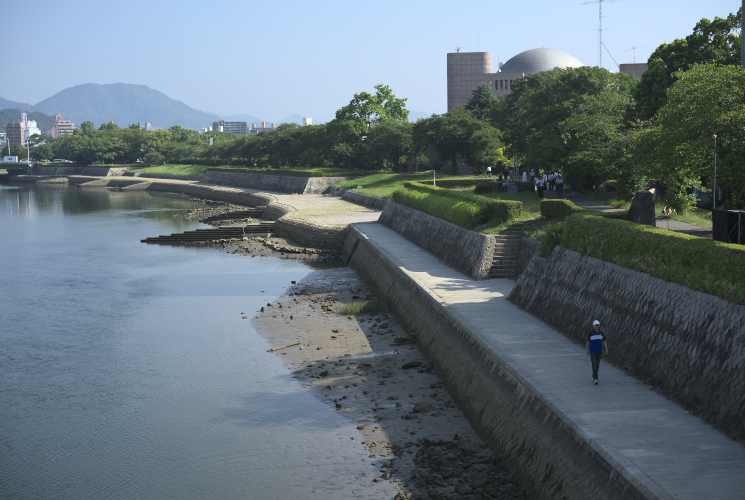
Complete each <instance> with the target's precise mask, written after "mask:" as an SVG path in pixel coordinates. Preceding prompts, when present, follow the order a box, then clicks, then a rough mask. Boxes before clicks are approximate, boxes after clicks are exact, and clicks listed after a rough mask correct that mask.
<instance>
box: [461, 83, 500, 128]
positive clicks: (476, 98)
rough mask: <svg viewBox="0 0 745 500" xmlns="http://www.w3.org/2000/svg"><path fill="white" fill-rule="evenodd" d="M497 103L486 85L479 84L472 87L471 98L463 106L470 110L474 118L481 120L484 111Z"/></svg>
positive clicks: (484, 114)
mask: <svg viewBox="0 0 745 500" xmlns="http://www.w3.org/2000/svg"><path fill="white" fill-rule="evenodd" d="M496 103H497V98H496V97H495V96H494V93H493V92H492V91H491V89H490V88H489V86H488V85H479V86H478V87H476V89H474V91H473V95H471V99H469V100H468V103H467V104H466V106H465V108H466V109H467V110H468V111H471V112H472V113H473V114H474V116H476V118H478V119H479V120H482V119H483V118H484V117H485V116H486V113H487V112H488V111H489V110H490V109H491V108H492V107H493V106H494V105H496Z"/></svg>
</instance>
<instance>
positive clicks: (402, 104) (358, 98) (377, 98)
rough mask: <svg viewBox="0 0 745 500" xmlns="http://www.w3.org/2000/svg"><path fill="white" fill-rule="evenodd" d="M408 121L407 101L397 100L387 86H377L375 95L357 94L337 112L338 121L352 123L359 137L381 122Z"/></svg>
mask: <svg viewBox="0 0 745 500" xmlns="http://www.w3.org/2000/svg"><path fill="white" fill-rule="evenodd" d="M408 119H409V110H407V109H406V99H399V98H397V97H396V96H395V95H394V94H393V91H392V90H391V89H390V87H388V86H387V85H376V86H375V94H374V95H373V94H370V93H368V92H361V93H359V94H355V95H354V98H353V99H352V100H351V101H349V104H347V105H346V106H344V107H343V108H341V109H339V110H338V111H337V112H336V118H335V120H337V121H345V122H346V121H348V122H352V123H353V124H354V130H355V132H356V133H357V134H358V135H359V136H363V135H365V134H367V133H368V132H369V131H370V129H371V128H372V127H374V126H375V125H377V124H379V123H381V122H384V121H387V120H393V121H397V122H406V121H408Z"/></svg>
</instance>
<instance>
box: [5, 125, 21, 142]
mask: <svg viewBox="0 0 745 500" xmlns="http://www.w3.org/2000/svg"><path fill="white" fill-rule="evenodd" d="M5 140H6V141H7V142H6V144H10V145H11V146H23V145H24V144H26V122H21V121H12V122H10V123H8V124H7V125H5Z"/></svg>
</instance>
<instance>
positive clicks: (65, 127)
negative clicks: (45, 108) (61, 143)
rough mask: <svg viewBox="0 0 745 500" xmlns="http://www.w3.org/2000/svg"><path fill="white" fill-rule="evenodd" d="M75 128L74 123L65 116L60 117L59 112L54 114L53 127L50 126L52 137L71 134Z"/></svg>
mask: <svg viewBox="0 0 745 500" xmlns="http://www.w3.org/2000/svg"><path fill="white" fill-rule="evenodd" d="M74 130H75V124H74V123H73V122H71V121H70V120H68V119H66V118H62V115H61V114H60V113H57V114H56V115H54V127H52V137H61V136H63V135H68V134H72V133H73V131H74Z"/></svg>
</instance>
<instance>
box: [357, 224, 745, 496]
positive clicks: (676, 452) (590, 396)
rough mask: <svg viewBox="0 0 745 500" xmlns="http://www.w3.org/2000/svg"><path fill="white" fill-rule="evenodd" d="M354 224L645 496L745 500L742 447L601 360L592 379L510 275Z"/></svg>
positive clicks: (578, 351)
mask: <svg viewBox="0 0 745 500" xmlns="http://www.w3.org/2000/svg"><path fill="white" fill-rule="evenodd" d="M355 227H356V228H357V229H358V230H360V231H361V232H362V233H363V234H364V235H365V236H367V237H368V238H369V239H370V241H371V242H372V243H373V244H374V245H375V246H376V247H378V248H379V250H380V251H381V252H382V253H384V254H385V255H386V256H387V258H388V259H390V260H391V261H392V262H394V263H395V264H396V265H398V266H400V267H401V268H402V269H404V270H406V272H407V273H408V274H410V275H411V276H412V277H413V278H415V279H416V280H418V281H419V283H420V284H421V285H422V286H424V287H426V288H428V289H429V290H430V291H431V292H432V293H433V294H434V295H435V296H437V297H438V298H439V299H440V300H441V301H442V303H443V307H445V308H446V309H447V310H448V311H449V312H450V313H451V314H452V315H453V316H454V317H455V318H456V320H458V321H459V322H460V323H461V324H462V325H463V327H465V329H467V330H468V331H470V332H471V334H472V335H473V336H474V337H477V338H478V339H479V340H480V341H481V342H483V343H484V345H487V346H488V348H489V349H491V350H492V351H493V352H494V353H495V356H498V357H499V358H501V359H502V360H504V361H505V362H506V363H508V364H509V365H510V366H511V367H512V368H513V369H514V370H515V371H516V372H517V373H518V374H519V375H520V376H521V377H522V378H523V380H524V383H525V385H527V386H528V387H532V389H533V390H534V391H537V392H539V393H541V394H543V395H544V396H545V397H546V398H547V399H548V400H549V401H550V402H551V403H552V404H553V405H554V406H555V408H556V409H557V412H558V413H559V414H560V415H559V416H560V418H563V419H565V420H568V421H570V422H571V423H572V426H573V427H575V428H578V429H580V433H582V434H584V436H585V438H586V439H587V440H588V441H589V442H593V444H594V446H595V447H596V448H599V449H601V450H602V452H603V453H604V454H605V456H607V457H609V461H610V462H611V463H613V462H615V463H616V464H618V465H617V466H618V467H619V468H622V469H625V472H624V475H626V476H627V477H632V478H633V482H635V483H636V484H638V485H640V489H641V490H646V491H647V493H648V494H649V496H650V498H663V499H690V500H694V499H695V500H701V499H732V500H734V499H738V500H741V499H743V498H745V447H743V446H742V445H740V444H738V443H736V442H734V441H732V440H730V439H728V438H727V437H726V436H724V435H723V434H721V433H720V432H718V431H717V430H715V429H714V428H712V427H711V426H709V425H708V424H706V423H704V422H702V421H701V420H700V419H698V418H697V417H694V416H691V415H689V414H688V413H686V412H685V411H684V410H682V409H681V408H680V407H678V406H677V405H675V404H673V403H671V402H670V401H668V400H667V399H665V398H664V397H662V396H660V395H658V394H657V393H655V392H654V391H652V390H650V389H648V388H647V387H646V386H645V385H644V384H642V383H640V382H639V381H637V380H635V379H634V378H632V377H630V376H628V375H626V374H624V373H623V372H622V371H621V370H619V369H616V368H615V367H613V366H611V365H610V364H608V363H606V362H604V363H602V364H601V368H600V384H599V385H597V386H595V385H593V383H592V380H591V367H590V360H589V358H588V357H587V356H586V355H585V352H584V348H583V347H582V346H579V345H577V344H575V343H573V342H572V341H570V340H569V339H567V338H566V337H565V336H563V335H562V334H561V333H559V332H557V331H555V330H553V329H552V328H550V327H548V326H547V325H545V324H543V323H542V322H541V321H539V320H537V319H536V318H534V317H533V316H531V315H530V314H528V313H526V312H525V311H522V310H521V309H519V308H518V307H516V306H514V305H512V304H511V303H510V302H508V301H507V300H506V297H507V295H508V294H509V293H510V291H511V290H512V287H513V286H514V281H512V280H508V279H493V280H486V281H473V280H471V279H470V278H468V277H466V276H465V275H462V274H460V273H459V272H457V271H455V270H453V269H452V268H450V267H449V266H447V265H446V264H444V263H442V262H441V261H440V260H438V259H437V258H436V257H434V256H432V255H431V254H429V253H428V252H426V251H424V250H422V249H421V248H420V247H418V246H416V245H414V244H413V243H411V242H409V241H408V240H406V239H405V238H403V237H402V236H400V235H399V234H398V233H396V232H394V231H392V230H390V229H388V228H386V227H385V226H382V225H380V224H375V223H368V224H355ZM587 319H588V325H587V329H588V331H589V329H590V328H591V326H590V321H591V320H592V319H593V318H587ZM609 348H610V349H613V338H612V337H611V338H610V339H609Z"/></svg>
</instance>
